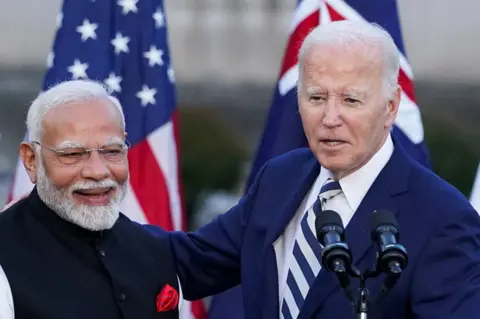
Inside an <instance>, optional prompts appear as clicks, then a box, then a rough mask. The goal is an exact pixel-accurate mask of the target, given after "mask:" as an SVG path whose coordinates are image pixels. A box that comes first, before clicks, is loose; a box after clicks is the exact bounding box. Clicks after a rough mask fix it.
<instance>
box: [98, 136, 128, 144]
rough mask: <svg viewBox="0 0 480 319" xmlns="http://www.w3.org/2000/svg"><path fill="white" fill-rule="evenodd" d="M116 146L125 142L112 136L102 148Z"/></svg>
mask: <svg viewBox="0 0 480 319" xmlns="http://www.w3.org/2000/svg"><path fill="white" fill-rule="evenodd" d="M118 144H122V145H123V144H125V141H124V140H123V139H121V138H120V137H118V136H113V137H110V138H109V139H108V140H106V141H105V143H103V146H110V145H118Z"/></svg>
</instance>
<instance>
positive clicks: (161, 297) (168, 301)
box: [157, 284, 178, 312]
mask: <svg viewBox="0 0 480 319" xmlns="http://www.w3.org/2000/svg"><path fill="white" fill-rule="evenodd" d="M177 306H178V292H177V290H176V289H175V288H173V287H172V286H170V285H168V284H167V285H165V286H164V287H163V288H162V291H160V293H159V294H158V295H157V311H158V312H162V311H169V310H173V309H175V308H176V307H177Z"/></svg>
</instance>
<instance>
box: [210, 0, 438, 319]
mask: <svg viewBox="0 0 480 319" xmlns="http://www.w3.org/2000/svg"><path fill="white" fill-rule="evenodd" d="M338 20H355V21H368V22H375V23H377V24H379V25H381V26H382V27H383V28H385V29H386V30H387V31H388V32H389V33H390V35H391V36H392V37H393V39H394V41H395V44H396V45H397V47H398V49H399V51H400V56H401V58H400V65H401V70H400V74H399V82H400V85H401V86H402V89H403V93H402V99H401V104H400V108H399V112H398V116H397V119H396V123H395V126H394V128H393V131H392V134H393V135H394V136H395V137H396V138H397V139H398V140H399V141H400V143H401V144H402V146H403V148H404V149H405V150H406V152H407V153H408V154H409V155H410V156H411V157H412V158H414V159H416V160H417V161H418V162H420V163H421V164H423V165H424V166H426V167H428V168H431V164H430V160H429V155H428V152H427V149H426V147H425V145H424V140H423V137H424V135H423V124H422V119H421V114H420V110H419V108H418V106H417V104H416V102H415V93H414V88H413V72H412V68H411V67H410V64H409V63H408V60H407V58H406V54H405V48H404V45H403V40H402V32H401V28H400V22H399V18H398V10H397V3H396V1H395V0H381V1H379V0H300V1H298V2H297V6H296V9H295V12H294V15H293V21H292V23H291V26H290V30H289V39H288V42H287V46H286V50H285V53H284V57H283V63H282V66H281V70H280V75H279V79H278V82H277V86H276V90H275V94H274V98H273V102H272V105H271V107H270V111H269V114H268V117H267V121H266V124H265V128H264V131H263V135H262V138H261V141H260V145H259V148H258V151H257V154H256V157H255V159H254V162H253V166H252V170H251V173H250V176H249V180H248V182H247V187H248V186H249V185H250V184H251V183H252V181H253V179H254V177H255V175H256V174H257V172H258V170H259V169H260V168H261V167H262V165H263V164H264V163H265V162H266V161H268V160H269V159H271V158H273V157H275V156H278V155H281V154H283V153H285V152H288V151H290V150H293V149H295V148H299V147H306V146H308V144H307V141H306V138H305V135H304V132H303V129H302V124H301V121H300V117H299V115H298V105H297V96H296V84H297V79H298V59H297V55H298V50H299V49H300V46H301V44H302V41H303V39H304V38H305V37H306V36H307V34H308V33H309V32H310V31H311V30H312V29H313V28H315V27H316V26H318V25H319V24H324V23H330V22H332V21H338ZM241 305H242V298H241V292H240V288H239V287H236V288H233V289H230V290H228V291H226V292H224V293H222V294H219V295H217V296H215V297H214V298H213V299H212V303H211V306H210V310H209V319H222V318H227V317H228V318H229V319H240V318H244V314H243V311H242V307H241Z"/></svg>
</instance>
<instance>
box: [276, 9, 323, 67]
mask: <svg viewBox="0 0 480 319" xmlns="http://www.w3.org/2000/svg"><path fill="white" fill-rule="evenodd" d="M319 19H320V15H319V12H318V11H315V12H313V13H311V14H310V15H309V16H307V17H306V18H305V20H303V21H302V22H300V23H299V24H298V27H297V28H296V29H295V31H294V32H293V33H292V35H291V37H290V38H289V40H288V45H287V51H286V53H285V58H284V60H283V66H282V68H281V70H280V75H281V76H283V75H284V74H285V73H286V72H287V71H288V70H289V69H290V68H292V67H293V66H295V65H296V64H297V62H298V57H297V54H298V50H299V49H300V46H301V45H302V42H303V40H304V39H305V37H306V36H307V35H308V34H309V33H310V31H312V26H314V25H318V23H319Z"/></svg>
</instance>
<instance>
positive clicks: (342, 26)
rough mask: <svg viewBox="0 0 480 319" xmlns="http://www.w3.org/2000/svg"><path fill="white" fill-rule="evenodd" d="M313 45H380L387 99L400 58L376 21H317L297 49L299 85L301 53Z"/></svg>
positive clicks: (394, 46) (395, 80) (389, 37)
mask: <svg viewBox="0 0 480 319" xmlns="http://www.w3.org/2000/svg"><path fill="white" fill-rule="evenodd" d="M317 44H327V45H347V46H349V45H356V44H363V45H365V46H367V47H368V46H370V45H372V44H378V45H380V49H381V54H382V58H383V63H384V70H383V81H384V89H385V90H386V92H385V93H386V95H387V96H388V97H389V98H390V97H391V96H392V95H393V94H394V92H395V90H396V89H397V84H398V72H399V70H400V57H399V53H398V48H397V46H396V45H395V42H394V41H393V39H392V37H391V36H390V34H389V33H388V32H387V31H385V29H383V28H382V27H381V26H379V25H378V24H376V23H367V22H360V21H351V20H342V21H335V22H331V23H327V24H321V25H319V26H317V27H316V28H315V29H313V30H312V31H311V32H310V33H309V34H308V35H307V37H306V38H305V40H304V41H303V43H302V46H301V47H300V50H299V52H298V62H299V77H298V84H299V86H300V85H301V79H302V72H303V67H302V64H303V62H304V56H305V53H306V52H307V51H308V50H309V49H310V48H311V47H312V46H313V45H317Z"/></svg>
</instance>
